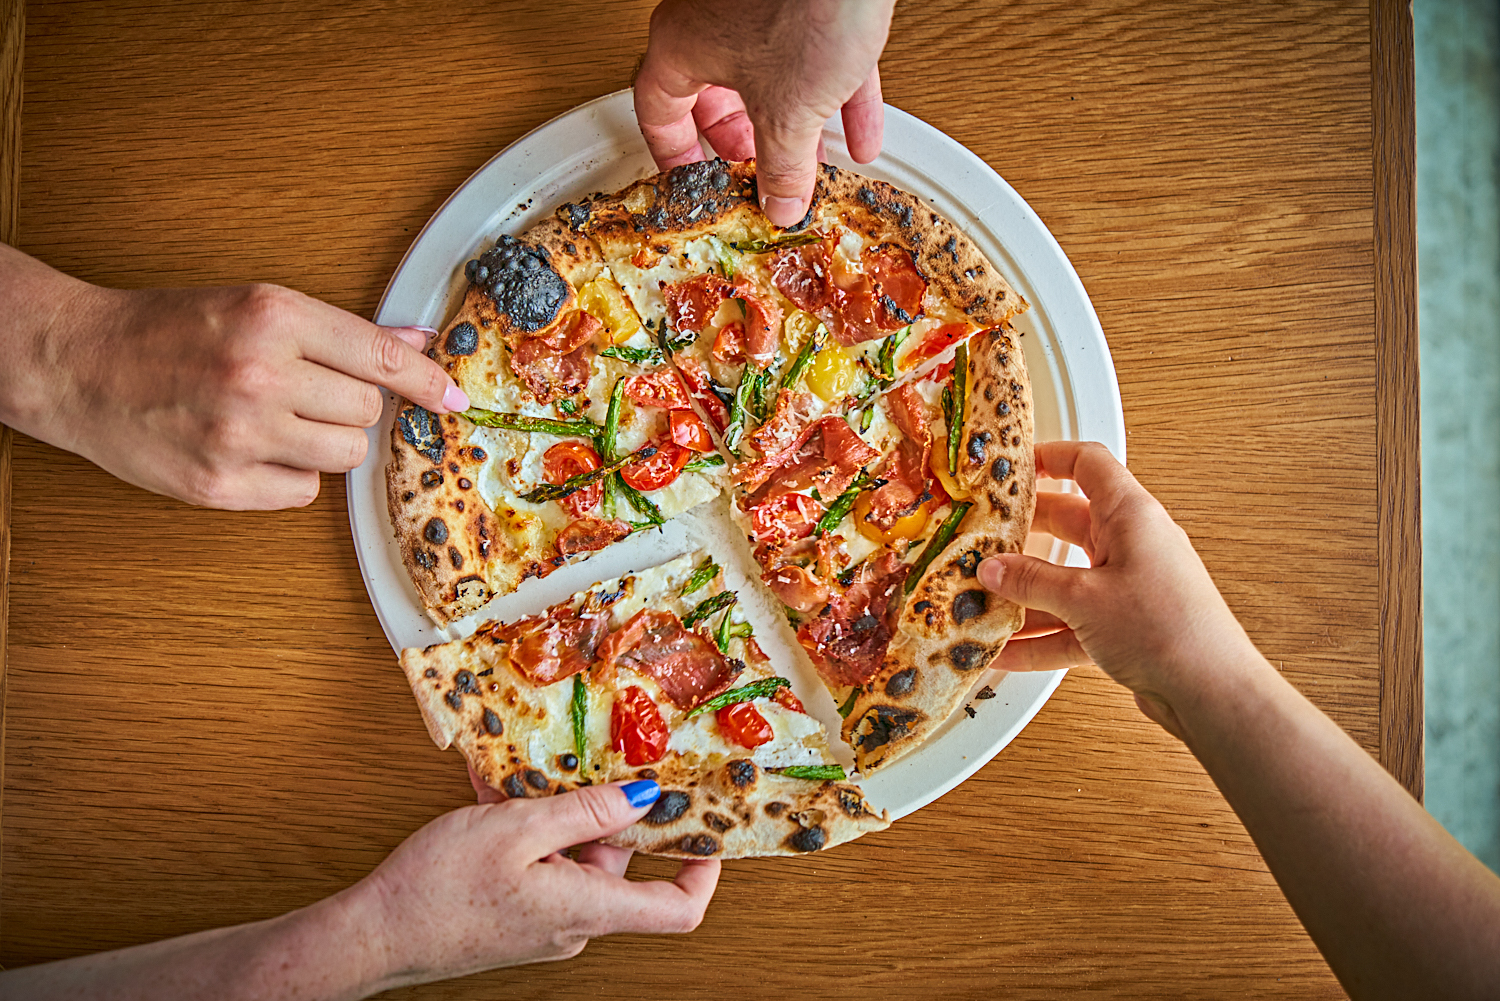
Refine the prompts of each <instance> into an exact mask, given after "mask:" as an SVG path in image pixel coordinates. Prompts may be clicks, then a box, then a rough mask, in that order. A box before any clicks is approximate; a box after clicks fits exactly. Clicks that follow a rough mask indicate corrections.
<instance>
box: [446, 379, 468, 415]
mask: <svg viewBox="0 0 1500 1001" xmlns="http://www.w3.org/2000/svg"><path fill="white" fill-rule="evenodd" d="M443 409H444V410H447V411H448V412H450V413H458V412H459V411H461V410H468V409H469V394H468V393H465V392H464V391H463V390H462V389H459V388H458V385H457V384H456V383H455V384H453V385H451V386H449V387H448V391H447V392H446V393H444V394H443Z"/></svg>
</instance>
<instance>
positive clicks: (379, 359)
mask: <svg viewBox="0 0 1500 1001" xmlns="http://www.w3.org/2000/svg"><path fill="white" fill-rule="evenodd" d="M371 346H372V349H373V351H374V353H375V357H374V365H373V369H374V372H375V374H376V375H377V376H378V377H379V378H381V379H386V380H388V379H391V378H394V377H395V376H398V375H400V374H401V372H402V370H403V369H404V368H405V367H406V345H405V344H403V343H402V342H401V340H400V339H399V338H397V337H396V336H395V335H394V334H389V333H386V332H385V331H380V332H379V333H377V334H376V335H375V337H374V340H373V342H372V345H371Z"/></svg>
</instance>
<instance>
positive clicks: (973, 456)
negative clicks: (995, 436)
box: [968, 431, 990, 463]
mask: <svg viewBox="0 0 1500 1001" xmlns="http://www.w3.org/2000/svg"><path fill="white" fill-rule="evenodd" d="M989 445H990V433H989V432H988V431H981V432H979V433H978V434H971V435H969V444H968V451H969V461H970V462H976V463H977V462H983V461H984V450H985V449H987V448H989Z"/></svg>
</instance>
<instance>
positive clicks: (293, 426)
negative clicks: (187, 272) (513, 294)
mask: <svg viewBox="0 0 1500 1001" xmlns="http://www.w3.org/2000/svg"><path fill="white" fill-rule="evenodd" d="M427 333H428V332H427V331H425V330H423V329H419V328H410V327H408V328H388V327H377V326H376V325H374V324H373V323H369V322H368V321H366V320H363V319H361V318H360V317H357V316H355V315H353V314H352V313H346V312H344V311H343V310H341V309H337V308H335V307H333V306H330V305H327V304H326V303H323V302H319V301H318V300H316V299H313V298H310V297H308V296H305V295H302V294H301V293H299V292H294V291H291V290H290V289H285V288H280V287H277V286H274V285H243V286H237V287H232V288H204V289H147V290H141V291H117V290H113V289H103V288H97V287H94V286H84V287H83V289H82V291H80V292H79V294H78V295H77V296H76V297H75V298H74V299H72V300H71V301H70V303H69V306H68V308H66V309H64V310H60V311H59V313H58V321H57V323H56V325H55V327H54V329H53V330H52V331H51V332H50V335H49V336H50V338H51V342H50V345H49V347H48V348H47V351H48V352H49V353H50V355H51V356H52V359H53V360H54V362H55V363H54V364H53V365H52V366H51V367H50V371H51V376H50V377H51V378H55V379H56V384H55V385H54V386H53V387H52V388H51V389H50V390H49V393H48V395H49V397H50V398H49V399H47V400H46V401H45V402H44V406H43V408H42V409H43V410H44V411H45V412H43V413H40V414H38V415H37V421H38V422H39V424H40V427H39V428H36V429H33V428H31V427H24V426H23V427H22V428H21V429H22V430H25V431H28V433H32V434H36V436H37V437H40V438H43V439H44V440H47V441H50V442H52V443H54V444H56V445H59V446H61V447H62V448H66V449H68V450H69V451H73V452H77V453H78V454H80V455H82V456H84V457H85V458H88V459H91V460H93V461H94V462H95V463H97V464H98V465H100V466H102V467H103V468H104V469H106V470H108V471H109V472H111V473H113V474H115V475H116V476H118V477H120V478H121V479H123V480H127V481H129V482H131V483H135V484H137V485H139V486H142V487H145V488H146V489H147V490H151V491H154V492H156V493H160V494H166V495H168V496H170V497H176V498H179V499H181V500H185V501H187V502H188V503H190V504H200V505H204V506H207V507H218V508H231V509H239V510H243V509H256V510H267V509H273V508H283V507H298V506H301V505H304V504H308V503H311V501H312V500H313V499H314V498H315V497H316V496H317V495H318V474H319V472H325V473H342V472H345V471H347V470H349V469H353V468H354V467H355V466H357V465H359V464H360V463H361V462H362V461H364V457H365V452H366V449H367V439H366V436H365V432H364V430H363V429H364V428H367V427H370V426H371V425H373V424H374V423H375V422H376V421H378V420H379V419H380V413H381V406H382V400H381V393H380V390H379V388H378V387H379V386H385V387H387V388H389V389H391V390H392V391H394V392H396V393H399V394H401V395H402V396H405V397H407V398H408V399H411V400H413V401H415V402H417V403H420V404H421V405H422V406H424V407H427V408H428V409H429V410H433V411H435V412H437V413H445V412H447V411H451V410H463V409H466V408H467V407H468V399H467V397H465V395H464V393H463V391H462V390H460V389H459V388H458V387H457V386H456V385H454V383H453V381H452V380H451V379H450V378H449V377H448V375H447V374H446V373H445V372H444V371H443V370H442V368H441V367H439V366H438V365H437V364H436V363H434V362H433V361H432V360H431V359H429V358H427V357H425V356H424V355H423V354H422V349H423V347H424V346H425V343H426V338H427Z"/></svg>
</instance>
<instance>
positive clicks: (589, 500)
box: [542, 441, 604, 519]
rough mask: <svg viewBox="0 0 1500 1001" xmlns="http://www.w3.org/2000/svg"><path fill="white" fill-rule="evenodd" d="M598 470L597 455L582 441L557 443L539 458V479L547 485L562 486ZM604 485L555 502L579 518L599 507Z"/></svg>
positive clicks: (590, 487) (594, 484) (575, 493)
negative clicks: (540, 472)
mask: <svg viewBox="0 0 1500 1001" xmlns="http://www.w3.org/2000/svg"><path fill="white" fill-rule="evenodd" d="M598 468H599V453H598V452H595V451H594V450H593V449H592V448H590V447H589V446H588V445H585V444H584V443H583V442H581V441H560V442H558V443H557V444H556V445H553V446H552V447H551V448H549V449H547V451H546V452H545V453H543V455H542V477H543V478H544V479H545V480H546V481H547V482H548V483H564V482H566V481H567V480H568V479H570V478H572V477H574V476H579V475H581V474H583V473H592V472H593V471H594V470H596V469H598ZM603 496H604V484H603V483H592V484H590V485H588V486H586V487H584V488H583V489H582V490H575V491H574V492H573V493H571V494H569V495H568V496H566V497H564V498H563V499H562V500H560V501H558V503H559V504H561V505H562V506H563V510H564V511H566V512H568V514H570V515H572V516H573V517H574V518H575V519H577V518H582V517H584V516H585V515H587V514H588V513H589V512H590V511H592V510H593V509H594V508H596V507H598V506H599V499H600V498H601V497H603Z"/></svg>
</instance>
